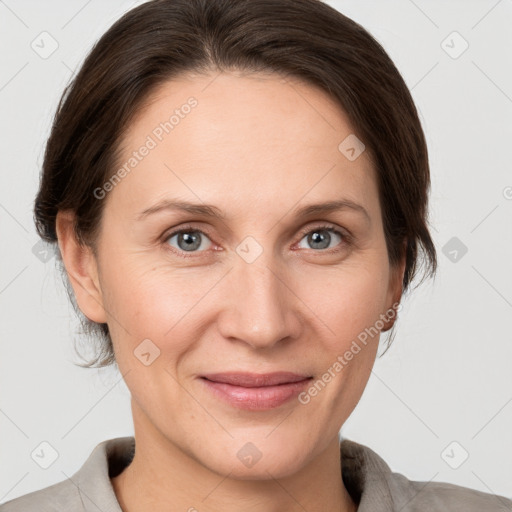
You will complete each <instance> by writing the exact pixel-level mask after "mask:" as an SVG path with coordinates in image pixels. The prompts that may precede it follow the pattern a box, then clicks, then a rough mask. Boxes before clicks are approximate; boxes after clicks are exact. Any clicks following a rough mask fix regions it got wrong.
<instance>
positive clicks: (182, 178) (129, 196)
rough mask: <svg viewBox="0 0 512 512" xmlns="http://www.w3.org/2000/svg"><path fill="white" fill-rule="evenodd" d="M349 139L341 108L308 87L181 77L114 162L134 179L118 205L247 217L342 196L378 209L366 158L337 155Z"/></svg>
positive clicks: (158, 97)
mask: <svg viewBox="0 0 512 512" xmlns="http://www.w3.org/2000/svg"><path fill="white" fill-rule="evenodd" d="M349 136H353V128H352V126H351V124H350V122H349V119H348V117H347V116H346V114H345V113H344V111H343V110H342V109H341V107H340V106H339V105H338V104H337V103H336V102H335V101H334V100H333V99H332V98H330V97H329V96H328V95H327V94H326V93H325V92H324V91H322V90H320V89H319V88H316V87H314V86H311V85H309V84H305V83H303V82H300V81H298V80H290V79H289V78H284V77H282V76H280V75H276V74H262V73H258V74H255V73H252V74H241V73H212V74H209V75H190V74H189V75H184V76H182V77H180V78H178V79H173V80H170V81H168V82H165V83H163V84H162V85H161V86H159V87H158V89H157V90H156V91H154V92H153V93H152V94H151V95H150V96H149V98H148V99H147V101H146V102H145V103H144V105H143V106H142V107H141V108H140V109H139V111H138V113H137V115H136V116H135V117H134V118H133V119H132V121H131V122H130V125H129V127H128V129H127V131H126V132H125V134H124V137H123V140H122V144H121V146H120V149H121V151H120V153H119V160H118V162H117V167H119V168H120V167H122V166H124V167H125V169H126V170H128V171H129V172H128V173H125V174H126V177H125V178H123V179H122V180H121V182H120V183H119V184H118V185H117V186H116V188H115V190H114V191H113V192H112V193H111V195H114V196H115V197H116V198H115V201H116V202H117V203H119V204H121V205H122V203H123V201H124V202H125V203H126V205H127V204H128V202H129V205H130V206H131V208H142V207H144V206H146V207H147V206H149V205H150V204H151V203H152V202H154V201H155V200H158V199H161V198H164V197H165V196H166V195H168V194H171V195H173V196H174V197H176V196H179V197H183V198H184V199H185V198H186V199H188V200H195V201H196V202H198V201H204V202H208V203H213V204H219V206H220V207H221V208H223V207H224V206H225V205H228V204H229V205H231V206H232V207H233V208H236V207H239V208H242V209H243V208H245V209H247V206H248V205H252V206H254V207H258V204H259V206H261V207H264V206H269V205H276V204H279V203H282V204H287V205H289V206H290V205H291V204H296V203H297V202H300V201H302V198H304V201H306V200H308V199H310V200H311V202H314V201H316V200H322V199H326V194H328V195H329V199H334V198H336V197H337V196H336V192H337V191H338V192H339V193H338V196H340V195H341V196H343V197H346V198H349V199H354V200H355V199H358V200H359V201H360V202H365V203H366V205H367V206H368V209H371V203H372V202H373V203H375V198H376V194H377V189H376V184H375V175H374V171H373V166H372V165H371V162H370V160H369V158H368V156H367V154H366V152H363V153H362V154H361V156H360V157H359V158H357V159H356V160H354V161H350V160H349V159H347V157H346V156H345V155H344V154H343V153H342V152H341V151H340V149H339V145H340V143H341V142H342V141H343V140H345V139H346V138H347V137H349ZM144 147H147V148H149V149H147V150H143V148H144ZM141 153H144V156H142V157H141ZM135 154H137V156H134V155H135ZM123 192H124V193H123ZM264 202H266V204H263V203H264ZM374 207H375V205H374ZM377 207H378V205H377Z"/></svg>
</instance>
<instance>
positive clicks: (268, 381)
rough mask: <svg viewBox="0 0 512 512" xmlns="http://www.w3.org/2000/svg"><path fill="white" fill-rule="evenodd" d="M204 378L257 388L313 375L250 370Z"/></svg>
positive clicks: (295, 380) (204, 377) (297, 380)
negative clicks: (249, 371) (254, 371)
mask: <svg viewBox="0 0 512 512" xmlns="http://www.w3.org/2000/svg"><path fill="white" fill-rule="evenodd" d="M202 378H203V379H206V380H209V381H212V382H219V383H223V384H230V385H232V386H241V387H245V388H257V387H266V386H277V385H280V384H288V383H293V382H300V381H303V380H308V379H310V378H311V376H309V375H300V374H297V373H293V372H273V373H265V374H258V373H248V372H225V373H213V374H207V375H203V376H202Z"/></svg>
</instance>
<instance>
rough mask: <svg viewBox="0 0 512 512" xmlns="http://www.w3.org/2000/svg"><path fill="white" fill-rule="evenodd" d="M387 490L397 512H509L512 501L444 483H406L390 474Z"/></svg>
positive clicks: (406, 481) (400, 477) (403, 477)
mask: <svg viewBox="0 0 512 512" xmlns="http://www.w3.org/2000/svg"><path fill="white" fill-rule="evenodd" d="M389 486H390V489H391V494H392V496H393V499H394V500H395V501H396V502H397V503H399V506H398V507H397V510H402V511H403V512H417V511H418V512H419V511H424V510H429V511H432V512H437V511H439V512H441V511H446V510H449V511H450V512H482V511H484V510H485V511H486V512H512V500H510V499H508V498H506V497H504V496H498V495H496V494H490V493H486V492H481V491H477V490H476V489H471V488H469V487H463V486H460V485H455V484H450V483H445V482H419V481H414V480H409V479H408V478H406V477H405V476H404V475H402V474H400V473H391V475H390V476H389Z"/></svg>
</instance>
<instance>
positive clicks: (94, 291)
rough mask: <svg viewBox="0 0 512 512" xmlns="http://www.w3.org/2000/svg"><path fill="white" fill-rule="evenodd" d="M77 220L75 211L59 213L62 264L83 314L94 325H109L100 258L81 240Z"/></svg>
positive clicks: (57, 229)
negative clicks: (99, 275)
mask: <svg viewBox="0 0 512 512" xmlns="http://www.w3.org/2000/svg"><path fill="white" fill-rule="evenodd" d="M74 217H75V216H74V213H73V211H71V210H59V211H58V212H57V218H56V231H57V238H58V244H59V249H60V253H61V255H62V261H63V263H64V266H65V268H66V272H67V275H68V278H69V281H70V283H71V285H72V287H73V291H74V292H75V298H76V302H77V304H78V307H79V308H80V310H81V311H82V313H83V314H84V315H85V316H86V317H87V318H88V319H89V320H92V321H93V322H97V323H106V322H107V319H106V315H105V309H104V307H103V297H102V293H101V287H100V284H99V279H98V267H97V262H96V258H95V256H94V254H93V252H92V249H91V248H89V247H87V246H83V245H80V243H79V242H78V241H77V239H76V236H75V232H74V229H73V226H74Z"/></svg>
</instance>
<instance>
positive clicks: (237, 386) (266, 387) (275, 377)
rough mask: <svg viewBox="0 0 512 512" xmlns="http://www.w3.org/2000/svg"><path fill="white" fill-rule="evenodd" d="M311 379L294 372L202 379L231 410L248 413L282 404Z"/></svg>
mask: <svg viewBox="0 0 512 512" xmlns="http://www.w3.org/2000/svg"><path fill="white" fill-rule="evenodd" d="M312 379H313V377H312V376H307V375H299V374H296V373H293V372H274V373H267V374H256V373H244V372H230V373H217V374H209V375H203V376H201V380H202V381H203V382H204V383H205V386H206V388H207V389H208V390H209V391H210V392H211V393H212V394H213V396H214V397H215V398H218V399H220V400H222V401H223V402H225V403H228V404H229V405H231V406H232V407H236V408H238V409H245V410H251V411H264V410H268V409H274V408H276V407H280V406H282V405H284V404H285V403H286V402H288V401H290V400H291V399H292V398H293V397H296V396H297V395H298V393H300V391H301V390H303V389H304V388H305V387H306V386H307V385H308V384H309V382H310V381H311V380H312Z"/></svg>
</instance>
